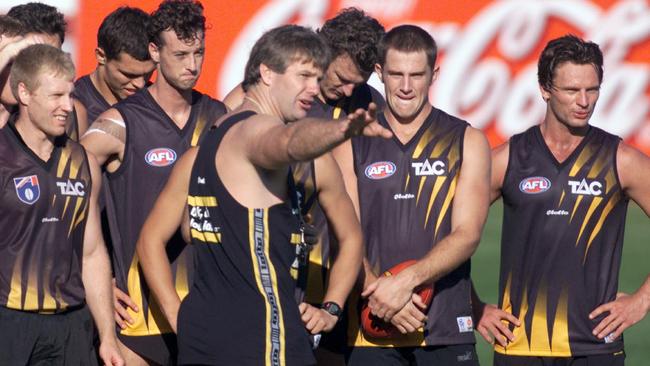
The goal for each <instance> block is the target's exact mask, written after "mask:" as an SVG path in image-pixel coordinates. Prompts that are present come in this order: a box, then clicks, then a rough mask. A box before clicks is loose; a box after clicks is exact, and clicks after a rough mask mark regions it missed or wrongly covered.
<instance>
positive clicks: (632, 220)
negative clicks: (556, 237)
mask: <svg viewBox="0 0 650 366" xmlns="http://www.w3.org/2000/svg"><path fill="white" fill-rule="evenodd" d="M502 216H503V206H502V204H501V203H500V201H499V202H498V203H496V204H495V205H494V206H493V207H492V208H491V209H490V215H489V217H488V222H487V224H486V226H485V230H484V232H483V240H482V242H481V245H480V246H479V248H478V250H477V252H476V253H475V254H474V256H473V257H472V278H473V280H474V284H475V285H476V287H477V289H478V291H479V294H480V295H481V298H482V299H483V301H486V302H490V303H496V302H497V300H498V294H497V292H498V280H499V279H498V277H499V273H498V270H499V262H500V259H499V253H500V243H501V241H500V240H501V220H502ZM649 234H650V225H648V218H647V217H646V215H645V214H644V213H643V211H641V209H640V208H639V207H638V206H636V205H634V204H633V203H631V204H630V207H629V209H628V215H627V226H626V230H625V245H624V246H623V264H622V266H621V274H620V282H619V291H622V292H628V293H630V292H634V291H635V290H636V289H637V288H638V287H639V286H640V285H641V283H643V281H644V280H645V278H646V276H647V275H648V273H649V272H650V264H649V263H650V243H649V242H648V241H649V240H648V238H649V237H650V235H649ZM476 337H477V347H476V348H477V350H478V353H479V359H480V362H481V365H483V366H489V365H492V353H493V352H492V348H491V347H490V346H489V344H488V343H487V342H485V340H483V338H481V336H480V335H479V334H478V333H476ZM624 337H625V353H626V354H627V357H626V362H625V364H626V365H628V366H645V365H650V316H647V317H646V318H645V319H643V320H642V321H641V322H639V323H638V324H636V325H635V326H633V327H632V328H629V329H628V330H626V331H625V333H624Z"/></svg>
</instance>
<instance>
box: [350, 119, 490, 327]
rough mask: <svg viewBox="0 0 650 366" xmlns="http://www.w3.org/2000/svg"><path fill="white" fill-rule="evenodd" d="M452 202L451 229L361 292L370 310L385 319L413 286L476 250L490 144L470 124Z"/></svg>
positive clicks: (486, 196) (482, 218)
mask: <svg viewBox="0 0 650 366" xmlns="http://www.w3.org/2000/svg"><path fill="white" fill-rule="evenodd" d="M457 179H458V181H457V184H456V192H455V195H454V200H453V204H452V216H451V233H450V234H449V235H448V236H447V237H445V238H444V239H443V240H441V241H440V242H439V243H438V244H436V246H435V247H434V248H433V249H431V251H429V253H427V255H425V256H424V257H423V258H422V259H420V260H419V261H418V262H417V263H415V264H414V265H412V266H411V267H409V268H407V269H405V270H404V271H402V272H400V273H399V274H397V275H395V276H389V277H380V278H379V279H377V281H375V282H374V283H372V284H370V285H369V286H368V287H367V288H366V289H365V290H364V292H363V293H362V296H366V297H368V299H369V302H368V305H369V307H370V309H371V311H372V313H373V314H374V315H376V316H378V317H380V318H382V319H384V320H385V321H390V320H391V318H392V317H393V316H394V315H395V314H396V313H397V312H398V311H399V310H401V309H402V308H403V307H404V306H405V305H406V304H407V302H409V301H411V299H412V295H413V290H414V289H415V288H416V287H417V286H419V285H421V284H424V283H430V282H434V281H436V280H437V279H438V278H440V277H442V276H444V275H445V274H447V273H449V272H450V271H452V270H453V269H454V268H456V267H458V266H459V265H460V264H461V263H463V262H464V261H466V260H467V259H469V257H470V256H471V255H472V254H473V253H474V251H475V250H476V248H477V246H478V243H479V240H480V237H481V232H482V230H483V225H484V224H485V220H486V218H487V212H488V207H489V204H490V202H489V187H488V186H487V185H486V184H485V183H484V182H487V181H489V179H490V148H489V145H488V143H487V140H486V138H485V136H484V135H483V134H482V133H481V132H480V131H479V130H476V129H474V128H468V129H467V130H466V132H465V141H464V144H463V165H462V167H461V169H460V173H459V176H458V178H457Z"/></svg>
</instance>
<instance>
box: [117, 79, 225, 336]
mask: <svg viewBox="0 0 650 366" xmlns="http://www.w3.org/2000/svg"><path fill="white" fill-rule="evenodd" d="M191 104H192V106H191V112H190V116H189V119H188V121H187V123H186V124H185V127H184V128H182V129H180V128H178V126H177V125H176V124H175V123H174V121H173V120H172V119H171V118H170V117H169V116H168V115H167V114H166V113H165V112H164V110H163V109H162V108H161V107H160V105H158V103H157V102H156V101H155V100H154V99H153V97H152V96H151V94H150V93H149V91H148V90H147V89H142V90H140V91H139V92H137V93H136V94H134V95H132V96H130V97H128V98H126V99H125V100H123V101H121V102H119V103H118V104H116V105H115V108H116V109H117V110H118V111H119V113H120V114H121V116H122V118H123V120H124V124H125V128H126V144H125V148H124V157H123V161H122V164H121V165H120V167H119V168H118V169H117V170H116V171H115V172H113V173H108V174H107V176H108V184H109V188H110V189H109V191H110V194H111V197H110V199H107V200H106V209H107V213H108V221H109V224H110V225H109V226H110V232H111V239H112V241H113V253H112V263H113V270H114V273H115V279H116V282H117V286H118V287H119V288H120V289H122V290H123V291H126V292H128V294H129V296H130V297H131V299H132V300H133V301H134V302H135V303H136V304H137V306H138V308H139V310H140V311H139V312H137V313H134V312H131V310H130V309H129V312H130V315H131V317H132V318H133V319H134V323H133V324H129V325H128V326H127V328H126V329H122V330H120V334H121V335H124V336H147V335H157V334H161V333H171V332H172V330H171V328H170V326H169V324H168V322H167V320H166V319H165V317H164V315H163V314H162V312H161V311H160V309H159V308H158V306H157V303H156V302H155V301H154V299H153V294H152V293H151V292H150V290H149V288H148V287H147V284H146V282H145V280H144V276H143V274H142V272H141V269H140V265H139V260H138V257H137V255H136V252H135V246H136V242H137V240H138V236H139V234H140V229H141V228H142V225H143V224H144V221H145V219H146V218H147V216H148V214H149V212H150V211H151V209H152V208H153V205H154V203H155V201H156V198H157V197H158V195H159V194H160V192H161V191H162V189H163V187H164V185H165V183H166V182H167V179H168V177H169V175H170V174H171V171H172V168H173V166H174V163H175V162H176V160H177V159H178V158H180V156H181V155H182V154H183V153H184V152H185V151H187V149H189V148H190V147H191V146H197V145H198V144H199V142H200V141H201V139H202V137H203V136H204V135H205V132H206V131H207V130H209V128H210V127H211V125H212V123H213V122H214V121H215V120H216V119H217V118H218V117H220V116H221V115H222V114H224V113H225V111H226V109H225V106H224V105H223V103H221V102H219V101H216V100H214V99H212V98H210V97H209V96H207V95H204V94H201V93H198V92H194V93H193V95H192V102H191ZM186 247H187V248H186ZM167 255H168V256H169V260H170V263H172V271H173V274H174V281H175V285H176V290H177V292H178V295H179V296H180V297H181V298H183V297H184V296H185V295H186V294H187V292H188V290H189V286H190V283H191V274H192V254H191V251H190V248H189V246H187V245H186V244H185V242H184V241H183V239H182V237H181V234H180V232H179V231H177V232H176V234H175V235H174V236H173V237H172V239H171V240H170V241H169V242H168V244H167Z"/></svg>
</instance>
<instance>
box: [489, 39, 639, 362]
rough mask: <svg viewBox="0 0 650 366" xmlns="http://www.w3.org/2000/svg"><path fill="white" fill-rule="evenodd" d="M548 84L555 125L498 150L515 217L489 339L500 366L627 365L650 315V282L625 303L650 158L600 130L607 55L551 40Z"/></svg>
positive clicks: (497, 180) (544, 90)
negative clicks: (623, 270)
mask: <svg viewBox="0 0 650 366" xmlns="http://www.w3.org/2000/svg"><path fill="white" fill-rule="evenodd" d="M538 80H539V86H540V91H541V95H542V98H543V99H544V101H545V102H546V105H547V107H546V116H545V118H544V120H543V121H542V123H541V124H540V125H538V126H534V127H531V128H530V129H528V130H527V131H526V132H524V133H522V134H519V135H515V136H513V137H512V138H511V139H510V140H509V141H508V142H507V143H505V144H504V145H502V146H500V147H498V148H496V149H495V150H494V151H493V175H492V184H491V186H492V192H491V198H492V200H493V201H494V200H496V199H498V198H499V197H502V198H503V202H504V210H505V212H504V221H503V227H504V231H503V234H502V241H501V270H500V279H499V308H496V307H495V306H494V305H484V304H480V303H478V302H477V303H478V304H479V305H483V306H481V307H482V309H481V311H480V312H482V317H481V319H480V320H479V322H478V327H477V329H478V331H479V332H480V333H481V334H482V335H483V337H484V338H486V340H488V341H491V342H494V341H496V343H495V351H496V353H495V365H526V366H527V365H548V364H553V365H568V364H571V365H587V364H588V365H623V363H624V360H625V353H624V350H623V339H622V334H623V331H624V330H625V329H627V328H628V327H629V326H631V325H633V324H635V323H637V322H639V321H640V320H641V319H643V317H645V315H646V314H647V313H648V310H649V309H650V276H649V277H648V278H647V279H646V281H645V282H644V283H643V285H642V286H641V287H640V288H639V289H638V290H637V291H636V292H635V293H634V294H631V295H628V294H622V293H617V288H618V273H619V268H620V265H621V252H622V246H623V233H624V231H625V230H624V228H625V213H626V210H627V204H628V201H629V200H630V199H631V200H633V201H634V202H636V203H637V204H638V205H639V206H641V208H642V209H643V210H644V212H645V213H646V214H650V184H649V183H648V182H649V181H650V159H649V158H648V157H647V156H645V155H643V154H642V153H641V152H639V151H637V150H636V149H634V148H632V147H630V146H629V145H627V144H625V143H623V142H621V139H620V138H619V137H618V136H614V135H611V134H609V133H607V132H605V131H603V130H601V129H599V128H597V127H594V126H591V125H590V124H589V119H590V118H591V115H592V113H593V111H594V108H595V106H596V102H597V101H598V97H599V93H600V85H601V83H602V80H603V56H602V53H601V51H600V48H599V47H598V45H597V44H595V43H592V42H586V41H583V40H582V39H580V38H578V37H575V36H571V35H568V36H564V37H561V38H558V39H554V40H552V41H550V42H549V43H548V44H547V45H546V47H545V48H544V50H543V51H542V53H541V55H540V58H539V63H538ZM502 320H503V321H505V323H502ZM515 325H516V326H515Z"/></svg>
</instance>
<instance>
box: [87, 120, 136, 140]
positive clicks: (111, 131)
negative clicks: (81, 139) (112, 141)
mask: <svg viewBox="0 0 650 366" xmlns="http://www.w3.org/2000/svg"><path fill="white" fill-rule="evenodd" d="M91 133H103V134H106V135H110V136H113V137H115V138H116V139H118V140H119V141H120V142H121V143H123V144H124V143H126V125H125V124H124V121H120V120H117V119H113V118H105V117H102V118H99V119H97V120H96V121H95V122H93V124H92V125H90V128H88V131H86V133H85V134H84V136H88V135H90V134H91Z"/></svg>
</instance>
